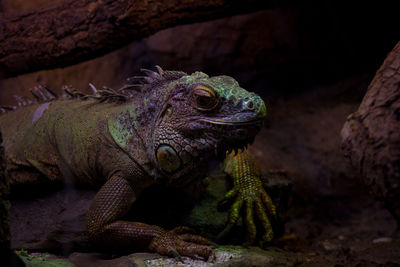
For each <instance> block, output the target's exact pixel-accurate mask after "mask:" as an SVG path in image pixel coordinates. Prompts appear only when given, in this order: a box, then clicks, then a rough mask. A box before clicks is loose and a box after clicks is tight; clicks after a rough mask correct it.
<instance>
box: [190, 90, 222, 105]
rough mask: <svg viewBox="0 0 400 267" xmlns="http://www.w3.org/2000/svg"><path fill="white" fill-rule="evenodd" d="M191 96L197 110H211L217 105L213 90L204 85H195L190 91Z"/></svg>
mask: <svg viewBox="0 0 400 267" xmlns="http://www.w3.org/2000/svg"><path fill="white" fill-rule="evenodd" d="M192 96H193V103H194V105H195V106H196V108H197V109H200V110H212V109H214V108H215V107H216V106H217V105H218V98H217V96H216V95H215V92H214V90H212V89H210V88H208V87H206V86H204V85H197V86H196V87H195V88H194V89H193V91H192Z"/></svg>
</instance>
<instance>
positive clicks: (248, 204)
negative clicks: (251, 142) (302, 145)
mask: <svg viewBox="0 0 400 267" xmlns="http://www.w3.org/2000/svg"><path fill="white" fill-rule="evenodd" d="M224 172H225V173H226V174H228V175H229V176H230V177H232V179H233V189H231V190H230V191H228V192H227V193H226V194H225V197H224V199H223V200H222V201H221V203H224V202H229V201H231V200H235V201H234V204H233V205H232V207H231V210H230V215H229V221H228V224H227V226H226V227H225V229H224V230H223V231H222V232H221V233H220V234H219V236H218V239H221V238H223V237H224V236H225V235H226V234H227V233H228V232H229V231H230V230H231V228H232V227H233V226H234V225H235V224H236V222H237V220H238V219H239V214H240V211H241V209H242V208H244V222H245V224H246V230H247V235H246V241H245V243H244V244H243V245H245V246H248V245H251V244H253V243H254V240H255V238H256V234H257V229H256V225H255V223H254V213H255V214H256V215H257V218H258V219H259V221H260V222H261V225H262V226H263V228H264V229H263V230H264V233H263V235H262V238H261V241H260V246H261V247H263V246H264V245H265V244H266V243H267V242H269V241H271V240H272V238H273V236H274V233H273V231H272V227H271V223H270V220H269V219H268V216H267V214H266V213H265V211H264V210H265V208H266V209H267V210H268V213H269V214H270V215H271V216H273V217H276V208H275V205H274V204H273V203H272V200H271V198H270V197H269V195H268V194H267V193H266V192H265V190H264V188H263V186H262V182H261V180H260V175H261V173H260V169H259V166H258V165H257V163H256V161H255V160H254V158H253V157H252V156H251V155H250V153H249V152H248V151H247V150H239V151H238V153H236V154H235V153H233V152H232V153H230V154H228V155H227V157H226V159H225V161H224Z"/></svg>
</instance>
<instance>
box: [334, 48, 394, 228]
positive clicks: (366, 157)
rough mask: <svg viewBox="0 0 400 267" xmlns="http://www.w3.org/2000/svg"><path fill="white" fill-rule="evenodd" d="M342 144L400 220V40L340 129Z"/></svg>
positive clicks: (367, 181)
mask: <svg viewBox="0 0 400 267" xmlns="http://www.w3.org/2000/svg"><path fill="white" fill-rule="evenodd" d="M341 135H342V148H343V150H344V153H345V155H346V156H347V157H348V158H349V159H350V161H351V163H352V165H353V166H354V167H355V168H356V169H357V170H358V171H359V172H360V177H361V180H362V182H364V184H366V185H367V186H368V187H369V188H370V189H371V192H372V193H373V195H375V196H376V197H377V198H378V199H382V200H384V201H385V204H386V206H387V208H388V209H389V210H390V211H391V212H392V213H393V215H394V216H395V217H396V219H397V220H398V221H399V222H400V42H399V43H397V45H396V46H395V47H394V49H393V50H392V52H390V54H389V55H388V56H387V58H386V59H385V61H384V62H383V64H382V66H381V67H380V68H379V70H378V71H377V73H376V75H375V77H374V79H373V80H372V82H371V84H370V85H369V87H368V91H367V93H366V95H365V96H364V98H363V100H362V103H361V105H360V107H359V108H358V110H357V111H356V112H354V113H352V114H351V115H350V116H349V117H348V118H347V120H346V123H345V124H344V127H343V129H342V133H341Z"/></svg>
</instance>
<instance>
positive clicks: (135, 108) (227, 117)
mask: <svg viewBox="0 0 400 267" xmlns="http://www.w3.org/2000/svg"><path fill="white" fill-rule="evenodd" d="M157 70H158V72H152V71H146V74H147V75H146V76H143V77H141V80H142V81H143V82H142V84H139V85H138V84H128V85H126V86H124V87H123V88H121V89H120V90H119V91H118V92H117V91H114V90H112V89H107V88H106V89H104V90H101V91H96V92H95V94H94V95H85V94H83V93H81V92H79V91H77V90H74V89H68V88H67V89H66V90H65V93H67V94H68V95H70V98H56V99H52V98H54V97H53V94H51V93H50V92H49V91H46V90H36V91H34V92H33V93H34V95H36V96H37V95H48V97H47V100H49V99H50V100H51V101H45V102H41V103H37V104H32V105H27V106H23V107H20V108H18V109H17V110H14V111H11V112H7V113H5V114H2V115H1V116H0V127H1V130H2V131H3V134H4V140H5V143H4V146H5V151H6V155H7V171H8V177H9V179H10V184H11V186H13V185H17V184H25V185H30V184H32V185H34V184H42V183H43V184H45V183H49V182H53V183H57V182H58V183H72V184H86V185H102V187H101V188H100V190H99V191H98V193H97V194H96V196H95V198H94V200H93V201H92V204H91V206H90V208H89V211H88V213H87V222H86V227H87V234H88V236H89V238H90V239H91V240H93V241H94V242H98V243H100V244H105V243H109V244H110V243H111V244H113V245H119V246H126V247H134V246H135V247H136V246H141V247H145V248H148V249H150V250H151V251H155V252H158V253H160V254H163V255H169V256H176V255H178V254H182V255H188V256H194V255H200V256H202V257H208V256H209V255H210V253H211V249H210V247H208V246H207V245H206V243H207V240H206V239H204V238H202V237H200V236H196V235H192V234H188V233H186V229H185V228H182V227H178V228H176V229H173V230H169V231H168V230H165V229H163V228H161V227H158V226H154V225H147V224H144V223H140V222H130V221H123V220H121V218H122V217H123V216H124V215H125V214H126V213H127V211H128V210H129V208H130V207H131V205H132V203H133V202H134V201H135V200H136V198H137V197H138V196H139V195H140V193H141V192H142V190H143V189H145V188H146V187H148V186H149V185H151V184H154V183H165V184H169V185H173V186H178V187H185V186H188V185H190V184H192V183H194V182H196V181H198V180H199V179H200V178H203V177H205V175H206V171H207V169H208V168H207V164H208V160H210V159H211V158H213V157H216V156H217V157H218V158H221V156H223V155H226V154H225V153H226V151H230V150H232V149H238V148H243V147H244V146H245V145H247V144H248V143H249V142H251V141H252V140H253V139H254V137H255V135H256V134H257V132H258V131H259V130H260V128H261V125H262V120H263V119H264V117H265V115H266V109H265V105H264V102H263V101H262V99H261V98H260V97H259V96H257V95H255V94H254V93H249V92H247V91H246V90H244V89H243V88H241V87H240V86H239V84H238V83H237V82H236V81H235V80H234V79H233V78H231V77H228V76H216V77H209V76H207V75H206V74H204V73H201V72H195V73H193V74H191V75H188V74H186V73H184V72H178V71H163V70H162V69H161V68H159V67H157ZM49 95H50V97H49ZM243 156H245V158H243ZM228 161H230V162H232V163H233V164H234V165H237V166H242V165H241V163H240V162H245V166H250V165H251V164H252V162H253V161H252V160H251V159H249V158H248V157H247V154H246V153H245V152H240V153H239V154H238V155H236V156H231V157H228ZM249 164H250V165H249ZM251 166H253V165H251ZM229 172H230V171H228V173H229ZM253 174H255V175H253ZM257 175H258V174H257V171H256V169H254V168H253V169H251V170H250V171H245V172H243V171H242V172H241V173H235V174H233V177H234V179H235V180H234V181H236V182H235V183H234V188H236V189H235V190H236V191H235V192H243V190H245V191H246V190H247V191H246V192H247V193H249V192H250V191H251V192H253V191H254V190H256V191H257V192H261V194H253V193H251V192H250V194H252V196H251V197H250V198H251V199H252V200H251V201H244V202H243V200H240V199H238V200H237V201H236V202H235V203H239V202H240V203H247V204H245V205H253V204H248V203H255V204H254V205H255V206H256V207H257V208H256V211H257V214H258V217H259V218H260V219H261V221H262V222H263V224H264V228H265V235H264V239H265V240H264V241H269V240H270V239H271V238H272V233H271V229H270V225H268V222H267V221H266V220H265V218H266V217H267V215H266V214H265V211H264V206H260V204H261V203H262V202H261V201H262V200H265V196H264V195H263V194H262V192H264V194H265V191H263V190H264V189H263V188H262V185H261V183H259V177H257ZM235 177H236V178H235ZM241 177H242V178H241ZM246 177H247V178H246ZM241 179H242V182H239V181H241ZM257 181H258V182H257ZM243 184H245V185H246V184H247V185H248V184H253V185H252V186H251V187H250V189H251V190H250V191H249V190H248V189H249V187H246V186H243ZM253 189H254V190H253ZM235 194H236V193H235ZM235 194H233V193H231V195H232V196H233V195H235ZM239 195H243V194H242V193H241V194H239ZM253 195H254V196H253ZM232 196H230V197H232ZM264 202H265V201H264ZM265 204H266V205H267V209H268V210H269V212H270V213H272V214H274V210H273V209H272V208H271V206H270V205H272V204H271V203H270V202H268V201H267V202H265ZM241 205H242V204H234V205H233V210H234V211H233V212H231V219H230V221H229V223H228V227H227V229H228V228H229V227H230V225H232V224H234V223H235V219H232V218H236V217H237V216H238V213H239V211H238V210H239V208H240V207H239V206H241ZM250 208H251V207H247V208H246V210H247V215H246V216H247V217H246V218H245V220H246V222H247V225H248V226H247V229H248V233H249V234H250V236H251V237H250V238H249V239H248V240H247V243H249V244H250V243H251V242H252V241H254V237H255V231H256V229H255V228H254V227H253V226H254V222H253V218H252V214H251V213H250V210H251V209H250ZM267 220H268V219H267ZM228 230H229V229H228ZM226 231H227V230H226ZM226 231H225V232H226Z"/></svg>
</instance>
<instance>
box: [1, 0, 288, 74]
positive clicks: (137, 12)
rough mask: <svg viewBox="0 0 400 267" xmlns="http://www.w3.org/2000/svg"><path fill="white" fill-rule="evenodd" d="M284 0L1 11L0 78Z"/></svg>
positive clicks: (77, 4)
mask: <svg viewBox="0 0 400 267" xmlns="http://www.w3.org/2000/svg"><path fill="white" fill-rule="evenodd" d="M286 2H290V1H289V0H281V1H278V0H269V1H267V0H266V1H257V0H250V1H247V2H243V1H237V0H202V1H198V0H136V1H135V0H67V1H64V2H61V3H59V4H57V5H54V6H50V7H45V8H41V9H38V10H34V11H30V12H25V13H13V14H4V15H1V16H0V78H5V77H10V76H14V75H17V74H22V73H26V72H32V71H37V70H40V69H48V68H55V67H64V66H67V65H71V64H75V63H78V62H80V61H84V60H87V59H91V58H95V57H97V56H100V55H103V54H105V53H107V52H110V51H112V50H115V49H117V48H120V47H122V46H124V45H127V44H129V43H130V42H131V41H133V40H136V39H139V38H143V37H145V36H148V35H150V34H152V33H154V32H156V31H159V30H162V29H166V28H168V27H171V26H175V25H179V24H185V23H192V22H199V21H205V20H210V19H215V18H220V17H224V16H230V15H234V14H239V13H246V12H251V11H257V10H260V9H262V8H273V7H276V6H278V5H279V6H282V5H283V4H284V3H286Z"/></svg>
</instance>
